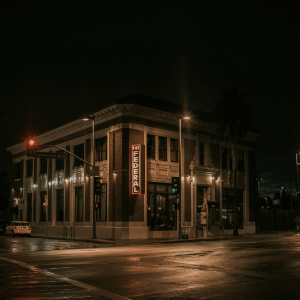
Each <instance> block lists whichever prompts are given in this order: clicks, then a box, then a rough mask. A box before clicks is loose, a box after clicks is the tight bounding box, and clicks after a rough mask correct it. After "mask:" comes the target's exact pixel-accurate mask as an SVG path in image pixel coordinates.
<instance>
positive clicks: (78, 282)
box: [0, 236, 300, 300]
mask: <svg viewBox="0 0 300 300" xmlns="http://www.w3.org/2000/svg"><path fill="white" fill-rule="evenodd" d="M0 291H1V292H0V299H120V300H122V299H136V300H138V299H225V300H227V299H228V300H229V299H251V300H253V299H285V300H286V299H288V300H289V299H297V300H299V299H300V236H290V237H278V236H273V237H264V238H262V237H259V238H245V239H233V240H221V241H209V242H203V241H202V242H189V243H174V244H171V243H156V244H155V243H152V244H133V245H120V244H118V245H113V244H107V243H97V244H94V243H84V242H76V241H65V240H55V239H44V238H34V237H30V238H29V237H13V238H12V237H4V236H0Z"/></svg>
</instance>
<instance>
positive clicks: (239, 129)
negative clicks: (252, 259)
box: [212, 88, 253, 236]
mask: <svg viewBox="0 0 300 300" xmlns="http://www.w3.org/2000/svg"><path fill="white" fill-rule="evenodd" d="M245 97H246V94H241V95H239V93H238V90H237V89H236V88H234V89H228V90H227V91H223V92H222V96H221V98H220V100H219V101H216V102H214V104H213V107H214V109H213V112H212V113H213V116H214V120H215V122H216V123H217V124H218V128H217V132H218V133H219V134H220V135H222V136H223V137H224V140H225V141H226V142H229V143H230V148H231V154H232V171H233V178H234V224H233V235H234V236H238V228H237V162H236V158H237V152H236V145H237V144H238V143H243V140H244V138H245V136H246V134H247V131H248V129H249V125H250V124H251V123H252V120H253V117H252V109H251V108H250V106H249V105H248V104H247V103H245V102H244V101H243V100H244V99H245Z"/></svg>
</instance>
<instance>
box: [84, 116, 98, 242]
mask: <svg viewBox="0 0 300 300" xmlns="http://www.w3.org/2000/svg"><path fill="white" fill-rule="evenodd" d="M82 120H83V121H89V120H92V155H91V163H92V165H93V169H94V167H95V118H94V114H93V116H92V117H90V116H87V117H84V118H82ZM93 171H94V170H93ZM92 177H93V176H92ZM90 182H94V181H93V178H92V180H91V181H90ZM94 190H95V186H94V187H93V191H94ZM92 199H93V237H92V239H96V238H97V236H96V208H95V204H96V198H95V193H94V192H93V196H92Z"/></svg>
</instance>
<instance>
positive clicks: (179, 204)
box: [178, 117, 191, 239]
mask: <svg viewBox="0 0 300 300" xmlns="http://www.w3.org/2000/svg"><path fill="white" fill-rule="evenodd" d="M190 119H191V118H190V117H183V118H180V119H179V153H178V156H179V184H180V191H179V203H178V206H179V222H178V223H179V233H178V238H179V239H181V185H182V184H181V120H190Z"/></svg>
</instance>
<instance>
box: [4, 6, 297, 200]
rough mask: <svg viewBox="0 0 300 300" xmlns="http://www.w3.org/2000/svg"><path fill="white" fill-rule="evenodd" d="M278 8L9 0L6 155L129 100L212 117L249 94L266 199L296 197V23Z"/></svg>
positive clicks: (292, 12)
mask: <svg viewBox="0 0 300 300" xmlns="http://www.w3.org/2000/svg"><path fill="white" fill-rule="evenodd" d="M291 3H292V2H290V3H289V2H286V1H285V2H284V3H282V2H277V1H263V0H262V1H255V0H254V1H247V2H245V3H244V1H243V2H242V1H159V2H156V1H67V0H65V1H30V2H29V1H4V0H3V1H1V4H0V5H1V12H0V34H1V47H0V57H1V77H2V78H1V83H0V84H1V89H0V97H1V98H0V99H1V101H0V102H1V107H0V111H5V113H6V117H5V118H0V121H1V132H0V134H1V148H0V150H1V153H0V154H1V155H0V160H1V161H0V165H1V172H3V171H8V172H10V163H9V162H10V156H9V154H8V153H6V150H5V149H6V147H7V146H8V145H10V144H12V143H16V142H19V141H22V140H25V139H27V138H28V137H30V136H34V135H36V134H38V133H39V132H42V131H44V130H47V129H49V128H51V127H53V126H57V125H59V124H61V123H64V122H66V121H68V120H69V119H73V118H74V117H76V116H79V115H82V114H83V113H85V112H87V111H90V110H92V109H94V108H97V107H100V106H101V105H105V104H106V103H108V102H109V101H112V100H115V99H117V98H119V97H122V96H126V95H129V94H131V93H141V94H145V95H148V96H152V97H155V98H159V99H163V100H166V101H170V102H174V103H178V104H184V105H188V106H191V107H194V108H197V109H199V110H203V111H206V112H210V111H211V110H212V103H213V102H214V101H216V100H217V99H218V97H219V95H220V90H223V89H226V88H227V87H230V88H232V87H236V88H238V89H239V91H240V92H241V93H246V94H248V98H247V102H248V103H249V104H250V105H251V107H252V109H253V111H254V123H253V126H254V127H256V128H257V129H260V130H261V136H260V138H259V139H258V140H257V142H256V150H257V151H256V159H257V163H256V167H257V170H258V171H259V172H260V176H261V177H263V178H264V181H262V182H261V190H262V194H270V195H272V196H273V194H274V191H275V189H276V186H279V185H283V186H286V187H287V188H288V189H289V173H290V172H294V174H295V151H296V149H299V150H300V148H299V128H300V124H299V123H300V122H299V117H298V115H299V111H300V109H299V108H300V107H299V106H300V104H299V102H300V101H299V91H298V90H299V88H298V87H299V82H300V78H299V69H300V63H299V53H300V47H299V43H300V42H299V41H300V39H299V32H300V31H299V29H300V28H299V27H300V26H299V16H298V10H297V9H296V7H293V6H292V4H291Z"/></svg>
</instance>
